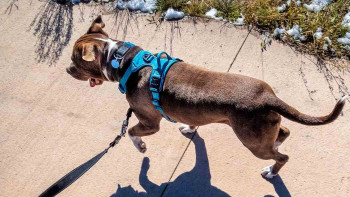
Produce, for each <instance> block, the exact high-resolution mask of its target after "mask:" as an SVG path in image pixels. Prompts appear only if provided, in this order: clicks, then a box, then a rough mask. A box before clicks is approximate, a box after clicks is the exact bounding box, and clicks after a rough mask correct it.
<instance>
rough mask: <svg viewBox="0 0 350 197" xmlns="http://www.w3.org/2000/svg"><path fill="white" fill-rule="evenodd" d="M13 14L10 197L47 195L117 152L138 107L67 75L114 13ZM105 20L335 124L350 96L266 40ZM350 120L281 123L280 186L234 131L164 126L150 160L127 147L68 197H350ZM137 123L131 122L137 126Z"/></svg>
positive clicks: (7, 59)
mask: <svg viewBox="0 0 350 197" xmlns="http://www.w3.org/2000/svg"><path fill="white" fill-rule="evenodd" d="M7 7H8V2H7V1H1V2H0V24H1V25H0V35H1V36H0V65H1V66H0V99H1V101H2V102H1V103H0V118H1V121H0V158H1V160H0V194H1V196H38V195H39V194H40V193H41V192H42V191H43V190H45V189H46V188H47V187H49V186H50V185H51V184H52V183H54V182H55V181H57V180H58V179H59V178H61V177H62V176H63V175H65V174H66V173H68V172H69V171H70V170H72V169H74V168H75V167H77V166H78V165H80V164H82V163H84V162H85V161H87V160H89V159H90V158H91V157H93V156H95V155H96V154H98V153H99V152H101V151H102V150H103V149H105V148H106V147H107V146H108V144H109V142H110V141H112V140H113V139H114V137H115V136H116V135H117V134H118V133H119V129H120V125H121V123H122V121H123V120H124V118H125V113H126V110H127V109H128V103H127V102H126V99H125V96H124V95H121V94H120V93H119V91H118V90H117V85H116V84H112V83H105V84H104V85H103V86H101V87H95V88H90V87H89V85H88V83H87V82H80V81H77V80H75V79H73V78H72V77H70V76H69V75H68V74H66V71H65V68H66V67H67V66H68V65H69V64H70V55H71V51H72V47H73V45H74V42H75V41H76V40H77V39H78V38H79V37H80V36H81V35H82V34H84V33H85V32H86V31H87V29H88V27H89V25H90V23H91V21H92V20H93V19H94V18H95V17H96V15H98V14H101V13H102V14H103V13H105V12H106V11H105V10H103V9H101V8H100V7H94V6H86V5H80V6H75V7H74V8H73V9H72V10H71V9H69V8H64V7H59V6H55V5H50V4H47V3H46V2H39V1H32V2H30V1H24V0H23V1H21V0H20V1H19V9H18V10H17V9H13V10H12V12H11V13H10V14H8V13H5V10H6V9H7ZM55 19H61V20H56V21H54V20H55ZM103 19H104V21H105V23H106V31H107V32H108V33H109V34H110V36H111V37H114V38H117V39H120V40H126V41H130V42H133V43H135V44H136V45H139V46H141V47H142V48H144V49H147V50H149V51H152V52H157V51H161V50H164V51H167V52H169V53H171V54H172V55H173V56H174V57H179V58H181V59H183V60H184V61H186V62H190V63H193V64H195V65H198V66H203V67H206V68H208V69H210V70H213V71H221V72H227V71H228V69H229V68H230V67H231V69H230V70H229V72H231V73H241V74H244V75H248V76H252V77H255V78H259V79H262V80H264V81H266V82H267V83H269V84H270V85H271V87H273V89H274V91H275V92H276V94H277V95H278V97H280V98H281V99H282V100H284V101H285V102H287V103H288V104H290V105H292V106H294V107H295V108H297V109H298V110H300V111H302V112H305V113H308V114H310V115H325V114H327V113H329V112H330V110H331V109H332V108H333V106H334V104H335V102H336V99H338V98H340V97H341V96H342V93H341V91H343V92H344V91H348V90H347V89H346V87H350V74H349V72H348V71H341V70H337V69H334V68H331V67H329V66H328V65H325V66H326V67H320V66H318V65H317V64H316V63H315V60H314V59H313V58H312V57H308V56H303V55H298V54H296V53H295V52H294V51H293V49H291V48H289V47H287V46H283V45H282V44H280V43H277V42H273V43H272V45H271V46H268V47H267V50H266V51H264V52H262V51H261V49H260V48H261V47H260V42H261V40H260V38H259V36H258V35H257V33H256V32H253V31H252V32H251V33H249V32H248V30H247V29H245V28H237V27H231V26H227V25H224V24H222V23H221V22H216V21H207V20H193V19H184V20H182V21H179V22H163V23H161V24H158V23H155V22H154V21H153V20H152V18H151V17H150V16H136V15H133V16H130V15H128V14H127V13H126V12H120V13H119V15H118V17H117V20H116V16H115V15H104V16H103ZM56 60H57V63H55V64H53V65H52V66H49V64H48V63H47V61H52V62H54V61H56ZM349 120H350V103H349V102H347V105H346V106H345V110H344V113H343V116H341V117H339V119H337V120H336V121H335V122H334V123H332V124H329V125H325V126H320V127H306V126H303V125H299V124H296V123H294V122H291V121H289V120H287V119H283V122H282V123H283V125H285V126H286V127H288V128H289V129H290V130H291V136H290V137H289V138H288V139H287V140H286V142H285V143H284V144H283V145H282V146H281V147H280V152H282V153H285V154H288V155H289V156H290V160H289V162H288V163H287V164H286V166H285V167H284V168H283V169H282V170H281V172H280V176H277V177H275V178H274V179H273V180H272V181H267V180H265V179H263V178H262V177H261V176H260V171H261V169H262V168H263V167H265V166H267V165H271V164H273V161H263V160H260V159H258V158H256V157H254V156H253V155H252V154H251V153H250V151H248V150H247V149H246V148H245V147H244V146H243V145H242V144H241V142H240V141H239V140H238V139H237V138H236V136H235V135H234V132H233V131H232V129H231V128H229V127H227V126H225V125H220V124H211V125H207V126H201V127H200V128H199V129H198V133H197V134H195V135H194V136H192V135H190V136H183V135H182V134H181V133H180V132H179V131H178V127H179V126H180V124H173V123H170V122H167V121H166V120H163V121H162V122H161V130H160V131H159V132H158V133H157V134H155V135H153V136H150V137H145V138H144V141H145V142H146V144H147V147H148V150H147V152H146V153H145V154H141V153H139V152H138V151H137V150H136V148H134V146H133V145H132V142H131V141H130V140H129V139H128V138H125V139H122V141H121V142H120V143H119V144H118V145H117V146H116V147H114V148H113V149H111V150H110V151H109V152H108V154H106V156H104V157H103V158H102V159H101V160H100V161H99V162H98V163H97V164H96V165H95V166H94V167H93V168H92V169H91V170H90V171H89V172H87V173H86V174H85V175H84V176H82V177H81V178H80V179H79V180H78V181H76V182H75V183H74V184H72V185H71V186H70V187H69V188H67V189H66V190H65V191H63V192H62V193H61V194H60V196H113V197H117V196H349V195H350V189H349V188H350V174H349V172H350V157H349V156H348V155H350V133H349V128H350V121H349ZM136 122H137V120H136V118H135V117H132V118H131V122H130V126H132V125H135V124H136Z"/></svg>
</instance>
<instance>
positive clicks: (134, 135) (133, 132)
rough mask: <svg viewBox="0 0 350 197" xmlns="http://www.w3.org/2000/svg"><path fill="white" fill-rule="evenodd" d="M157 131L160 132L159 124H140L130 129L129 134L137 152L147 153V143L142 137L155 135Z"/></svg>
mask: <svg viewBox="0 0 350 197" xmlns="http://www.w3.org/2000/svg"><path fill="white" fill-rule="evenodd" d="M157 131H159V122H158V123H157V124H152V125H148V126H146V125H145V124H143V123H141V122H139V123H138V124H137V125H135V126H133V127H132V128H131V129H129V132H128V133H129V137H130V139H131V140H132V142H133V143H134V146H135V147H136V148H137V150H139V151H140V152H141V153H145V152H146V150H147V148H146V143H145V142H143V141H142V139H141V137H143V136H148V135H152V134H155V133H156V132H157Z"/></svg>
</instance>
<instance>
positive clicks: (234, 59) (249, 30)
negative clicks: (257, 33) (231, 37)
mask: <svg viewBox="0 0 350 197" xmlns="http://www.w3.org/2000/svg"><path fill="white" fill-rule="evenodd" d="M252 29H253V28H250V29H249V28H248V34H247V36H246V37H245V38H244V40H243V43H242V44H241V47H239V49H238V52H237V53H236V56H235V58H233V60H232V62H231V64H230V66H229V68H228V70H227V72H229V71H230V69H231V67H232V65H233V63H235V61H236V59H237V57H238V54H239V53H240V52H241V50H242V48H243V45H244V44H245V42H246V41H247V38H248V36H249V35H250V32H251V31H252Z"/></svg>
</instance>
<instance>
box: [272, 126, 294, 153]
mask: <svg viewBox="0 0 350 197" xmlns="http://www.w3.org/2000/svg"><path fill="white" fill-rule="evenodd" d="M289 134H290V131H289V129H287V128H286V127H284V126H280V130H279V133H278V137H277V140H276V142H275V149H276V150H278V147H279V146H280V145H281V144H282V143H283V142H284V140H286V139H287V137H288V136H289Z"/></svg>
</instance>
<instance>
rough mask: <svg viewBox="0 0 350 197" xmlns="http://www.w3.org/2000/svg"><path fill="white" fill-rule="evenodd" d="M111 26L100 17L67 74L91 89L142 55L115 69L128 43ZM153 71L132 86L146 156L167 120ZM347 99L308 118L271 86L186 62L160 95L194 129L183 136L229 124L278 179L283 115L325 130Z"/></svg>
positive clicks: (136, 133)
mask: <svg viewBox="0 0 350 197" xmlns="http://www.w3.org/2000/svg"><path fill="white" fill-rule="evenodd" d="M104 26H105V24H104V23H103V22H102V19H101V17H98V18H97V19H96V20H95V21H94V22H93V23H92V25H91V27H90V28H89V30H88V32H87V33H86V34H85V35H83V36H82V37H80V38H79V39H78V40H77V42H76V43H75V45H74V48H73V55H72V61H73V62H72V64H71V66H70V67H69V68H67V72H68V73H69V74H70V75H71V76H73V77H74V78H76V79H79V80H83V81H86V80H90V85H91V86H92V87H93V86H95V85H101V84H102V83H103V81H114V82H119V80H120V78H121V76H123V74H124V72H125V70H126V69H127V67H128V66H129V65H130V63H131V60H132V59H133V57H134V56H135V55H136V54H137V53H138V52H139V51H140V50H141V48H139V47H134V48H132V49H130V50H129V51H128V52H127V53H126V55H125V56H124V59H123V60H122V61H121V64H120V67H119V68H117V69H116V68H112V67H111V65H110V64H111V60H112V58H113V57H112V55H111V54H114V52H115V51H116V50H117V49H118V47H120V46H121V45H122V44H123V42H121V41H116V40H112V39H110V38H109V37H108V35H107V33H105V32H104V31H103V27H104ZM151 70H152V68H151V67H145V68H143V69H141V70H140V71H138V72H136V73H134V74H132V75H131V77H130V79H129V80H128V82H127V94H126V99H127V100H128V102H129V104H130V107H131V108H132V109H133V111H134V113H135V115H136V117H137V118H138V120H139V123H138V124H137V125H136V126H134V127H132V128H131V129H129V135H130V137H131V139H132V141H133V143H134V145H135V146H136V148H137V149H138V150H139V151H140V152H145V151H146V144H145V143H144V142H143V141H142V140H141V137H142V136H147V135H151V134H154V133H156V132H157V131H158V130H159V123H160V120H161V119H162V115H161V114H160V113H159V111H157V110H156V109H155V108H154V106H153V104H152V94H151V92H150V90H149V77H150V73H151ZM345 99H346V97H343V98H342V99H341V100H340V101H338V103H337V104H336V106H335V107H334V109H333V111H332V112H331V113H330V114H329V115H327V116H322V117H313V116H309V115H306V114H302V113H300V112H299V111H297V110H296V109H294V108H293V107H291V106H289V105H288V104H286V103H285V102H283V101H282V100H280V99H279V98H277V97H276V95H275V94H274V92H273V91H272V89H271V87H270V86H269V85H268V84H266V83H265V82H263V81H260V80H258V79H254V78H250V77H246V76H242V75H237V74H228V73H220V72H212V71H209V70H206V69H203V68H200V67H197V66H193V65H190V64H188V63H185V62H177V63H175V64H174V65H173V66H172V67H171V69H170V70H169V72H168V74H167V76H166V79H165V83H164V87H163V91H162V92H161V95H160V102H161V107H162V108H163V110H164V112H165V113H166V115H168V116H169V117H170V118H171V119H173V120H175V121H178V122H181V123H184V124H187V125H190V126H182V127H180V130H181V131H182V132H193V131H194V129H195V127H196V126H200V125H206V124H210V123H224V124H227V125H229V126H231V127H232V128H233V130H234V132H235V133H236V135H237V137H238V138H239V139H240V140H241V142H242V143H243V145H244V146H245V147H247V148H248V149H249V150H250V151H251V152H252V153H253V154H254V155H255V156H256V157H258V158H261V159H266V160H267V159H273V160H275V161H276V163H275V164H274V165H273V166H269V167H267V168H264V169H263V172H262V174H263V175H264V176H265V177H266V178H272V177H273V176H275V175H276V174H277V173H278V171H279V170H280V169H281V168H282V166H283V165H284V164H285V163H286V162H287V161H288V156H287V155H284V154H282V153H280V152H278V149H277V148H278V146H279V145H280V144H281V143H282V142H283V141H284V140H285V139H286V138H287V137H288V136H289V133H290V132H289V130H288V129H287V128H285V127H283V126H281V125H280V123H281V116H280V115H282V116H284V117H286V118H288V119H290V120H292V121H295V122H298V123H301V124H305V125H323V124H328V123H330V122H332V121H334V120H335V119H336V118H337V117H338V115H339V114H340V113H341V111H342V109H343V106H344V104H345Z"/></svg>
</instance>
